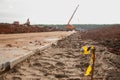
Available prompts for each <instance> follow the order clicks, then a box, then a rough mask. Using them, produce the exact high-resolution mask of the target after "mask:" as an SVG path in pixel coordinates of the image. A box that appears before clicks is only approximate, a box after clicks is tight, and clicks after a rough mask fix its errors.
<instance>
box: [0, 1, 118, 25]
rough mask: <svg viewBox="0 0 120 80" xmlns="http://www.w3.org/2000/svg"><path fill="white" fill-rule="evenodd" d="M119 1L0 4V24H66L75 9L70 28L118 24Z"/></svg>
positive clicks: (13, 2)
mask: <svg viewBox="0 0 120 80" xmlns="http://www.w3.org/2000/svg"><path fill="white" fill-rule="evenodd" d="M119 2H120V1H119V0H0V23H1V22H3V23H13V21H19V22H20V23H21V24H23V23H25V22H26V20H27V18H29V19H30V22H31V24H67V23H68V21H69V19H70V17H71V15H72V13H73V11H74V10H75V8H76V6H77V5H78V4H79V8H78V10H77V12H76V13H75V15H74V17H73V19H72V21H71V22H70V24H115V23H117V24H119V23H120V9H119V8H120V3H119Z"/></svg>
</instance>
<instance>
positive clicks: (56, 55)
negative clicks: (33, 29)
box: [1, 32, 120, 80]
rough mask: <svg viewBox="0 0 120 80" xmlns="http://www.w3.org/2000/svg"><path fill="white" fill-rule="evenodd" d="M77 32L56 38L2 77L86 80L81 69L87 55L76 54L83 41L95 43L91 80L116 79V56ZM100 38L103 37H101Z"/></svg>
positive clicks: (118, 60) (7, 79)
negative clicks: (62, 37)
mask: <svg viewBox="0 0 120 80" xmlns="http://www.w3.org/2000/svg"><path fill="white" fill-rule="evenodd" d="M81 37H82V36H81V34H80V32H77V33H75V34H73V35H71V36H69V37H67V38H64V39H62V40H60V41H58V43H57V45H55V44H53V46H52V47H50V48H48V49H46V50H44V51H39V50H37V51H36V54H35V55H34V56H32V57H30V58H29V59H27V60H26V61H24V62H23V63H21V64H18V65H17V66H16V67H15V68H13V69H12V70H10V71H9V72H7V73H5V74H3V75H2V76H1V79H3V80H90V76H88V77H85V76H84V73H85V70H86V68H87V66H88V65H89V61H90V56H91V55H84V54H80V53H79V52H80V48H81V46H83V45H94V46H95V47H96V53H95V54H96V60H95V71H94V80H120V76H119V75H120V56H119V55H116V54H114V52H109V51H108V48H107V47H106V46H104V45H101V44H100V43H99V42H97V41H93V40H88V39H85V40H83V39H81ZM103 41H104V40H103Z"/></svg>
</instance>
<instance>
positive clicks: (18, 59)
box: [0, 32, 75, 74]
mask: <svg viewBox="0 0 120 80" xmlns="http://www.w3.org/2000/svg"><path fill="white" fill-rule="evenodd" d="M73 33H75V32H73ZM73 33H72V34H73ZM70 35H71V34H70ZM70 35H68V36H70ZM68 36H66V37H68ZM59 40H61V39H59ZM57 41H58V40H57ZM57 41H54V42H52V43H50V44H46V45H45V46H42V47H40V48H39V50H40V51H41V50H45V49H46V48H48V47H50V46H52V44H57ZM35 50H36V49H35ZM35 50H34V51H30V52H28V53H25V54H24V55H22V56H19V57H16V58H14V59H12V60H10V61H7V62H4V63H2V64H0V74H1V73H3V72H5V71H8V70H10V69H12V68H13V67H14V66H15V65H17V64H18V63H20V62H22V61H24V60H25V59H27V58H29V57H30V56H32V55H34V54H35Z"/></svg>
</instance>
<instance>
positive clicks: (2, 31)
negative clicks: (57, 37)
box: [0, 24, 63, 34]
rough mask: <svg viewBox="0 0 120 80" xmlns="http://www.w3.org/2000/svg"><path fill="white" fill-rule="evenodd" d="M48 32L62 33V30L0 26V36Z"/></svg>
mask: <svg viewBox="0 0 120 80" xmlns="http://www.w3.org/2000/svg"><path fill="white" fill-rule="evenodd" d="M50 31H63V30H62V29H58V28H54V27H38V26H32V25H31V26H24V25H13V24H0V34H11V33H30V32H50Z"/></svg>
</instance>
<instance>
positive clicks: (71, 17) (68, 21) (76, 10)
mask: <svg viewBox="0 0 120 80" xmlns="http://www.w3.org/2000/svg"><path fill="white" fill-rule="evenodd" d="M78 7H79V5H77V7H76V9H75V11H74V12H73V14H72V16H71V18H70V20H69V21H68V25H69V24H70V21H71V20H72V18H73V16H74V14H75V12H76V11H77V9H78Z"/></svg>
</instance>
